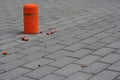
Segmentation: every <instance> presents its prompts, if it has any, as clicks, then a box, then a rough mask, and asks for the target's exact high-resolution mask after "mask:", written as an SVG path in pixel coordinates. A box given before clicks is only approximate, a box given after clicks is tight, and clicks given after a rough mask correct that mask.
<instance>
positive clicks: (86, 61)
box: [74, 55, 101, 65]
mask: <svg viewBox="0 0 120 80" xmlns="http://www.w3.org/2000/svg"><path fill="white" fill-rule="evenodd" d="M99 59H101V57H99V56H94V55H87V56H85V57H83V58H81V59H79V60H77V61H75V62H74V63H77V64H85V65H90V64H92V63H94V62H96V61H98V60H99Z"/></svg>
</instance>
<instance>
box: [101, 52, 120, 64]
mask: <svg viewBox="0 0 120 80" xmlns="http://www.w3.org/2000/svg"><path fill="white" fill-rule="evenodd" d="M119 59H120V55H117V54H109V55H108V56H105V57H104V58H102V59H100V60H99V61H101V62H106V63H111V64H113V63H115V62H116V61H117V60H119Z"/></svg>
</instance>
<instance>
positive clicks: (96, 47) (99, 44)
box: [87, 42, 107, 50]
mask: <svg viewBox="0 0 120 80" xmlns="http://www.w3.org/2000/svg"><path fill="white" fill-rule="evenodd" d="M106 45H107V44H106V43H100V42H95V43H93V44H91V45H89V46H88V47H87V48H88V49H92V50H97V49H100V48H102V47H105V46H106Z"/></svg>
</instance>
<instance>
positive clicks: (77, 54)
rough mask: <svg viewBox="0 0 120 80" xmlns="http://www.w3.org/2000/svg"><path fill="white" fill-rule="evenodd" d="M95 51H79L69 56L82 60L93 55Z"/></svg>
mask: <svg viewBox="0 0 120 80" xmlns="http://www.w3.org/2000/svg"><path fill="white" fill-rule="evenodd" d="M92 52H93V50H88V49H80V50H78V51H75V52H73V53H70V54H68V56H71V57H76V58H82V57H84V56H86V55H88V54H91V53H92Z"/></svg>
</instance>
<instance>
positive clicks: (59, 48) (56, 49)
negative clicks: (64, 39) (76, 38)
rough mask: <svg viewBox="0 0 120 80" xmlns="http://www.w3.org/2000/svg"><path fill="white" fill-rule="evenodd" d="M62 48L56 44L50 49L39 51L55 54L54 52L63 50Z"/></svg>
mask: <svg viewBox="0 0 120 80" xmlns="http://www.w3.org/2000/svg"><path fill="white" fill-rule="evenodd" d="M64 47H65V46H63V45H59V44H56V45H53V46H51V47H47V48H44V49H42V50H41V51H44V52H48V53H53V52H55V51H58V50H61V49H64Z"/></svg>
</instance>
